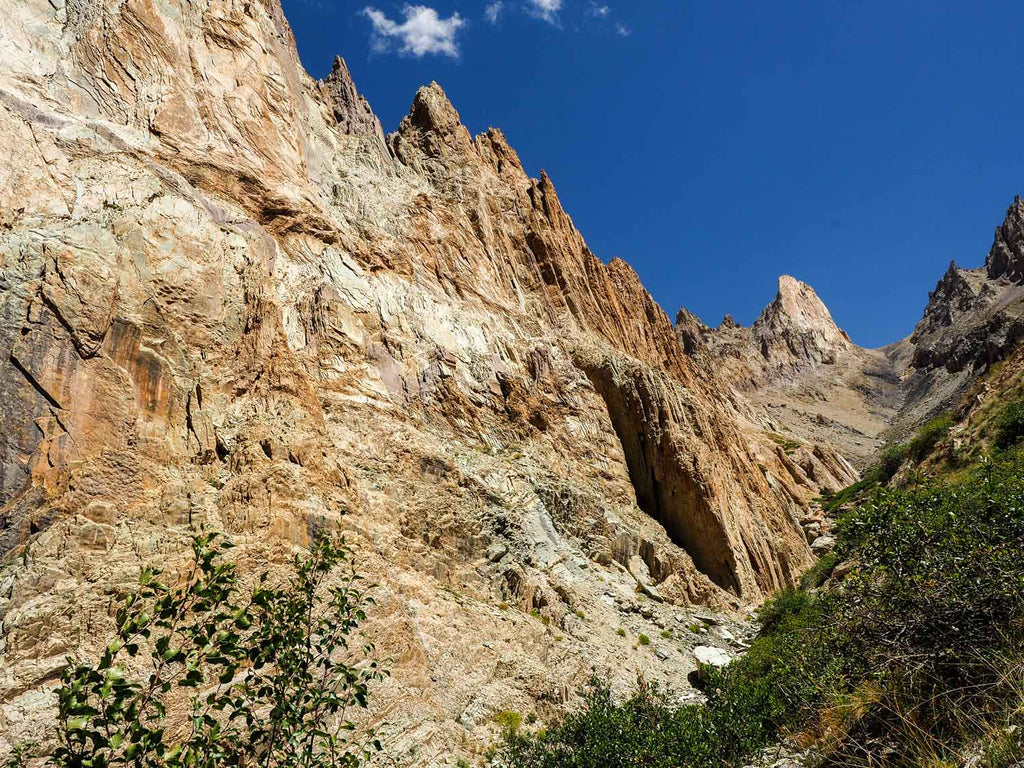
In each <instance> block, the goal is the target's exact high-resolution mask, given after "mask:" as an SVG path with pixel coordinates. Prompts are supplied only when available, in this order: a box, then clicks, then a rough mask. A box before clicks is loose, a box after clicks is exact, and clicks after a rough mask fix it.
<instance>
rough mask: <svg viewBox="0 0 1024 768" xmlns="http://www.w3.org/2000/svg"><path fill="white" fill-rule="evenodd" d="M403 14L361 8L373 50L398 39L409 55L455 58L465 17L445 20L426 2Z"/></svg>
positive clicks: (405, 9)
mask: <svg viewBox="0 0 1024 768" xmlns="http://www.w3.org/2000/svg"><path fill="white" fill-rule="evenodd" d="M557 2H561V0H557ZM402 14H403V15H404V16H405V21H404V22H402V23H401V24H399V23H398V22H396V21H392V20H391V19H389V18H388V17H387V16H386V15H385V14H384V12H383V11H378V10H377V9H376V8H372V7H366V8H364V9H363V15H364V16H365V17H366V18H368V19H369V20H370V22H371V23H372V24H373V38H372V40H373V49H374V50H375V51H388V50H390V49H391V44H392V42H394V41H398V42H399V43H401V48H400V49H399V50H400V51H401V52H402V53H407V54H410V55H412V56H417V57H418V56H424V55H425V54H428V53H440V54H444V55H445V56H451V57H453V58H454V57H457V56H458V55H459V46H458V43H457V42H456V40H455V34H456V33H457V32H458V31H459V30H460V29H462V28H463V27H464V26H465V25H466V21H465V19H463V18H462V17H461V16H459V14H457V13H453V14H452V15H451V16H450V17H448V18H447V19H442V18H441V17H440V16H438V14H437V11H435V10H434V9H433V8H428V7H427V6H425V5H407V6H405V7H404V8H403V9H402Z"/></svg>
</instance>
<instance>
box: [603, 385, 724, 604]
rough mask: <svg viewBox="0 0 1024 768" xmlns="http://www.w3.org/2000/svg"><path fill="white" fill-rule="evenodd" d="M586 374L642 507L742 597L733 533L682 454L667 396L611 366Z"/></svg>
mask: <svg viewBox="0 0 1024 768" xmlns="http://www.w3.org/2000/svg"><path fill="white" fill-rule="evenodd" d="M584 370H585V373H586V374H587V377H588V378H589V379H590V381H591V383H592V384H593V385H594V388H595V389H596V390H597V392H598V393H599V394H600V395H601V397H602V399H603V400H604V402H605V406H606V407H607V409H608V417H609V419H610V420H611V423H612V427H613V428H614V430H615V434H616V436H617V437H618V438H619V443H620V444H621V446H622V452H623V455H624V457H625V459H626V468H627V471H628V474H629V479H630V482H631V483H632V485H633V490H634V492H635V493H636V501H637V506H639V507H640V509H641V510H643V511H644V512H645V513H646V514H648V515H649V516H650V517H652V518H653V519H655V520H657V521H658V522H659V523H660V524H661V525H662V526H663V527H664V528H665V532H666V534H667V535H668V537H669V539H671V540H672V542H673V543H674V544H676V546H678V547H680V548H681V549H683V550H684V551H685V552H686V553H687V554H688V555H689V556H690V559H691V560H692V561H693V564H694V566H696V568H697V569H698V570H699V571H700V572H701V573H703V574H704V575H705V576H707V577H708V578H709V579H711V581H713V582H714V583H715V584H717V585H718V586H719V587H721V588H722V589H725V590H727V591H729V592H732V593H733V594H735V595H737V596H740V595H741V593H742V589H741V584H740V579H739V575H738V572H737V570H738V566H737V563H736V558H735V554H734V553H733V549H732V546H731V544H730V541H729V536H728V533H727V531H726V529H725V526H724V524H723V522H722V520H721V519H720V518H719V517H718V515H716V514H715V512H714V510H713V509H712V508H711V505H710V504H709V502H708V499H707V498H706V497H705V494H704V493H702V490H701V485H700V483H699V482H698V481H697V479H696V478H695V477H694V473H693V470H692V467H691V466H689V465H688V462H686V461H685V457H684V456H683V455H682V454H681V453H680V448H679V445H678V442H677V440H676V439H674V436H673V434H672V427H671V424H669V423H668V414H669V413H670V412H671V409H670V408H669V407H668V403H667V397H668V393H666V392H664V391H663V390H662V389H660V388H658V387H657V386H655V384H654V383H653V382H651V381H649V380H648V379H647V378H646V377H644V376H643V375H642V374H638V375H636V376H626V377H623V380H619V378H618V377H617V376H616V372H615V370H614V368H613V367H612V366H611V365H596V366H592V367H591V366H588V367H587V368H585V369H584ZM689 464H692V462H690V463H689Z"/></svg>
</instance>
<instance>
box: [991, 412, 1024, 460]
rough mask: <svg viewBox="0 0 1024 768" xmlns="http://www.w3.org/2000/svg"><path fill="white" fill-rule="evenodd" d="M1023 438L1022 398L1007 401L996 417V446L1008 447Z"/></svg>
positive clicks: (1023, 415)
mask: <svg viewBox="0 0 1024 768" xmlns="http://www.w3.org/2000/svg"><path fill="white" fill-rule="evenodd" d="M1021 440H1024V400H1015V401H1013V402H1012V403H1007V404H1006V405H1005V406H1003V408H1002V410H1001V411H1000V412H999V416H998V417H996V439H995V444H996V447H997V448H1009V447H1010V446H1012V445H1016V444H1017V443H1019V442H1021Z"/></svg>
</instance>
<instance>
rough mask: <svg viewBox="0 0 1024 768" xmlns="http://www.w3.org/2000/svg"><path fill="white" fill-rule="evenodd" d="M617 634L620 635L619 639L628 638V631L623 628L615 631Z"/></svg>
mask: <svg viewBox="0 0 1024 768" xmlns="http://www.w3.org/2000/svg"><path fill="white" fill-rule="evenodd" d="M615 634H616V635H618V636H619V637H625V636H626V630H624V629H623V628H622V627H619V628H618V629H616V630H615Z"/></svg>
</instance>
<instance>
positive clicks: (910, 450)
mask: <svg viewBox="0 0 1024 768" xmlns="http://www.w3.org/2000/svg"><path fill="white" fill-rule="evenodd" d="M952 426H953V417H952V416H950V415H949V414H942V415H941V416H936V417H935V418H934V419H932V420H931V421H929V422H928V423H926V424H925V425H924V426H922V427H921V428H920V429H919V430H918V431H917V434H916V435H914V439H913V440H911V441H910V444H909V445H908V446H907V454H908V455H909V456H910V457H911V458H912V459H913V460H914V461H916V462H918V463H920V462H922V461H924V460H925V459H926V458H927V457H928V455H929V454H930V453H931V452H932V451H933V450H934V449H935V446H936V445H938V444H939V441H940V440H942V439H943V438H944V437H946V435H948V434H949V430H950V429H951V428H952Z"/></svg>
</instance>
